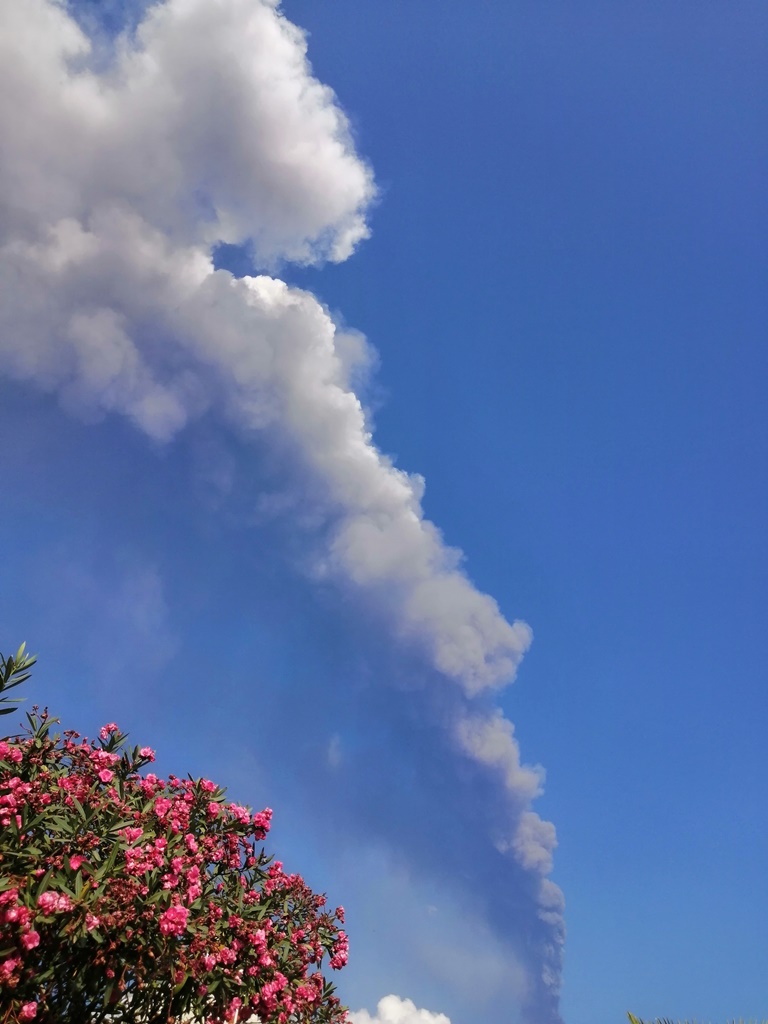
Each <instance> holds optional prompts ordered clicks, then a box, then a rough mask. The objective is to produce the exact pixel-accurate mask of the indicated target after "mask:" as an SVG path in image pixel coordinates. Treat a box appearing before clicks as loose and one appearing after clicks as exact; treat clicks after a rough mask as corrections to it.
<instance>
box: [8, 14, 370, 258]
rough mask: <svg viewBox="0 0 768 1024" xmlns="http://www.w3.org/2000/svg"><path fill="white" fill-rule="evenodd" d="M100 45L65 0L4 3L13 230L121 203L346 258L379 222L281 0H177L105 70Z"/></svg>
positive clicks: (148, 213) (186, 237)
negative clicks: (97, 66) (91, 63)
mask: <svg viewBox="0 0 768 1024" xmlns="http://www.w3.org/2000/svg"><path fill="white" fill-rule="evenodd" d="M90 49H91V44H90V41H89V40H88V39H87V38H86V36H84V35H83V33H82V32H80V30H79V29H78V28H77V26H76V24H75V23H74V21H73V20H72V19H71V18H70V17H68V16H67V14H66V12H65V11H64V10H63V9H62V8H61V7H60V6H59V4H57V3H54V2H52V0H28V2H26V0H25V3H24V4H3V5H2V9H1V10H0V65H1V66H2V76H3V85H4V88H5V89H6V90H7V91H5V92H4V93H3V96H2V97H0V120H1V121H2V125H3V131H4V145H3V157H2V161H0V186H1V187H0V204H2V209H3V215H2V221H3V227H4V228H5V229H6V230H7V229H8V228H9V227H10V228H12V229H15V231H16V232H24V233H29V234H32V235H37V234H38V233H39V229H40V228H41V227H42V226H43V225H48V226H52V225H54V224H56V223H58V222H59V221H60V220H61V219H62V218H66V217H74V218H76V219H77V220H79V221H81V222H84V223H87V221H88V219H89V217H90V215H91V213H92V212H93V211H94V210H96V209H99V208H103V207H104V205H105V204H107V205H108V204H114V203H117V204H118V205H120V206H122V207H125V208H130V209H131V210H132V211H133V212H134V214H137V215H138V216H140V217H141V218H142V219H143V220H145V221H146V222H147V223H150V224H152V225H153V226H154V227H155V228H157V229H159V230H160V231H162V233H163V234H164V236H166V238H167V239H168V240H169V241H171V242H172V243H174V244H190V243H203V244H206V245H211V244H214V243H216V242H222V241H223V242H245V241H246V240H248V241H251V242H252V243H253V245H254V247H255V250H256V253H257V256H258V258H259V259H260V260H261V261H262V262H265V261H270V260H274V259H279V258H286V259H292V260H299V261H304V262H306V261H314V260H316V259H321V258H329V259H332V260H339V259H345V258H346V257H347V256H348V255H349V254H350V253H351V252H352V250H353V249H354V247H355V245H356V244H357V242H359V241H360V240H361V239H362V238H364V237H366V235H367V233H368V229H367V227H366V224H365V208H366V206H367V205H368V203H369V202H370V200H371V198H372V197H373V194H374V186H373V179H372V175H371V172H370V170H369V168H368V167H367V166H366V164H365V163H364V162H362V161H361V160H360V158H359V157H358V156H357V155H356V153H355V152H354V147H353V145H352V142H351V139H350V136H349V128H348V124H347V120H346V118H345V116H344V114H343V112H342V111H341V110H340V108H339V107H338V105H337V104H336V103H335V98H334V95H333V92H332V91H331V90H330V89H329V88H327V87H326V86H324V85H322V84H321V83H320V82H318V81H317V79H315V78H314V77H313V76H312V74H311V70H310V68H309V65H308V64H307V59H306V44H305V39H304V36H303V34H302V33H301V31H300V30H299V29H298V28H296V26H295V25H292V24H291V23H290V22H288V21H287V20H286V19H285V18H284V17H283V16H282V15H281V14H280V12H279V10H278V9H277V3H276V2H270V0H258V2H252V0H166V2H165V3H160V4H156V5H154V6H152V7H151V8H150V9H149V10H148V12H147V15H146V17H145V19H144V21H143V22H142V24H141V25H140V26H139V28H138V31H137V35H136V39H135V40H133V41H131V42H128V41H127V40H125V41H124V42H123V44H122V45H120V46H119V47H118V56H117V59H116V61H115V62H114V64H113V65H112V66H111V67H110V68H109V69H108V70H105V71H102V72H101V73H100V74H99V73H91V72H90V71H88V70H87V61H88V56H89V53H90ZM19 97H23V102H21V103H20V102H19ZM54 156H55V159H52V158H53V157H54Z"/></svg>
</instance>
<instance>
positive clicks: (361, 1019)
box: [349, 996, 451, 1024]
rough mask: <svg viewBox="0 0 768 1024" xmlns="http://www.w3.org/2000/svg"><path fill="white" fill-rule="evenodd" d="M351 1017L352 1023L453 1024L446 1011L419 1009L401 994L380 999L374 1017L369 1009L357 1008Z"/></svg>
mask: <svg viewBox="0 0 768 1024" xmlns="http://www.w3.org/2000/svg"><path fill="white" fill-rule="evenodd" d="M349 1019H350V1020H351V1021H352V1024H451V1022H450V1019H449V1018H448V1017H446V1016H445V1014H444V1013H430V1011H429V1010H419V1009H418V1008H417V1007H416V1006H415V1005H414V1003H412V1002H411V1000H410V999H401V998H400V997H399V996H385V997H384V998H383V999H380V1000H379V1004H378V1006H377V1007H376V1015H375V1016H374V1017H372V1016H371V1015H370V1013H368V1011H367V1010H357V1011H355V1012H354V1013H350V1015H349Z"/></svg>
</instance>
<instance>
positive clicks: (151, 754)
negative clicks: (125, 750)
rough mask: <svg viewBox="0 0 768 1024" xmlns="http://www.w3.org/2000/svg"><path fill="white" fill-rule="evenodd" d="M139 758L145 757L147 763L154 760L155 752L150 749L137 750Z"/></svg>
mask: <svg viewBox="0 0 768 1024" xmlns="http://www.w3.org/2000/svg"><path fill="white" fill-rule="evenodd" d="M139 757H146V758H147V759H148V760H149V761H154V760H155V752H154V750H153V749H152V747H142V748H141V750H139Z"/></svg>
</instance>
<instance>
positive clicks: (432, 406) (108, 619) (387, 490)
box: [0, 0, 768, 1024]
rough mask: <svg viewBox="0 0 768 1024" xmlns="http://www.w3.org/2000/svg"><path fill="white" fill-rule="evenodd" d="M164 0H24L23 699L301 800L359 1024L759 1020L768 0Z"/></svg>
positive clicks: (8, 433)
mask: <svg viewBox="0 0 768 1024" xmlns="http://www.w3.org/2000/svg"><path fill="white" fill-rule="evenodd" d="M140 6H141V5H127V4H125V5H121V4H111V5H103V6H100V7H97V6H96V5H94V4H92V3H86V2H85V0H82V2H78V3H76V4H73V5H71V8H70V12H71V14H72V15H73V16H75V17H76V18H78V19H79V21H80V23H81V24H82V25H84V26H86V28H87V29H88V31H89V32H91V33H92V34H93V35H94V39H95V44H94V45H95V47H96V48H95V51H92V52H91V54H90V55H89V54H88V52H87V51H86V50H85V49H84V48H83V47H84V42H83V40H82V38H80V37H78V35H77V30H76V28H75V22H73V21H69V20H67V18H66V15H65V14H64V12H63V11H62V9H61V8H60V7H56V6H55V5H52V4H50V3H47V2H45V0H28V2H25V4H24V5H19V7H18V8H11V7H8V8H6V9H5V10H3V12H2V14H0V47H1V48H2V58H3V59H2V60H0V68H2V70H1V71H0V84H2V85H3V89H2V90H1V91H0V95H2V97H3V98H2V100H0V123H2V126H3V137H4V139H5V140H6V142H5V145H4V147H3V153H2V155H0V186H2V188H0V196H1V198H0V254H2V255H1V256H0V260H1V262H0V288H2V293H3V308H4V310H5V312H4V313H3V314H0V374H2V377H1V378H0V423H1V424H2V431H3V438H4V443H3V444H2V446H0V470H1V471H2V476H3V480H4V482H5V488H4V501H3V505H2V514H1V515H0V542H1V543H2V545H3V551H4V558H3V564H4V572H3V577H2V586H0V622H2V624H3V631H2V632H3V635H4V637H5V639H3V640H2V643H3V645H4V647H3V648H2V649H3V650H5V649H8V648H11V647H13V648H14V649H15V646H16V645H17V644H18V643H19V642H20V640H22V639H25V640H27V641H28V643H29V645H30V646H31V647H32V649H34V650H35V651H37V652H38V653H39V654H40V666H39V669H38V670H37V672H36V676H35V682H34V685H33V689H32V690H30V697H34V699H36V700H38V701H40V702H41V703H44V702H45V703H48V704H49V705H50V707H51V709H52V710H53V711H54V712H55V713H56V714H58V715H60V717H61V718H62V720H63V721H64V722H65V723H66V724H67V725H72V726H75V727H78V728H80V729H81V730H82V731H90V732H91V733H93V732H94V731H95V730H96V729H97V728H98V726H99V725H100V724H102V723H103V721H106V720H109V719H113V718H114V719H116V720H117V721H119V723H120V724H121V726H122V727H124V728H127V729H129V730H130V732H131V735H132V737H133V738H135V739H136V740H137V741H139V740H140V741H141V742H143V743H151V744H152V745H154V746H156V747H157V748H158V750H159V754H160V758H161V767H162V768H163V770H165V771H177V772H183V771H187V770H189V771H191V772H197V773H200V774H206V775H210V776H211V777H213V778H215V779H216V780H217V781H220V782H221V783H223V784H226V785H228V786H229V787H230V789H231V791H232V792H233V794H234V795H235V796H236V797H237V798H238V799H241V800H247V801H248V802H250V803H252V804H254V805H258V806H263V805H266V804H268V805H271V806H273V807H274V809H275V827H274V833H273V835H274V842H273V845H274V848H275V849H276V850H278V852H279V854H280V856H281V857H282V858H283V859H284V860H285V861H286V863H287V864H289V865H290V866H292V867H295V868H297V869H298V870H301V871H303V872H304V873H305V875H306V876H307V878H308V880H309V881H310V882H311V884H313V885H314V886H315V887H316V888H319V889H323V890H327V891H328V892H329V895H330V896H331V899H332V901H335V902H343V903H344V904H345V905H346V906H347V908H348V912H349V931H350V936H351V952H352V955H351V960H350V966H349V967H348V968H347V969H346V970H345V971H344V972H343V973H342V974H341V975H340V976H339V985H340V990H341V994H342V996H343V997H344V998H345V1000H346V1001H348V1002H349V1003H350V1005H351V1007H352V1008H353V1009H354V1010H358V1009H362V1008H363V1007H365V1008H367V1011H368V1014H369V1015H370V1017H366V1016H365V1015H364V1014H362V1013H361V1015H360V1016H359V1018H358V1022H359V1024H368V1021H369V1019H375V1020H377V1021H381V1022H384V1021H386V1022H387V1024H444V1021H442V1020H440V1018H439V1017H438V1016H437V1015H439V1014H444V1015H445V1016H446V1017H448V1018H449V1020H450V1022H451V1024H496V1022H502V1021H504V1022H506V1021H509V1022H510V1024H517V1022H523V1021H525V1022H526V1024H532V1022H535V1024H553V1022H554V1021H556V1020H557V1019H558V1014H561V1015H562V1018H563V1019H564V1020H565V1021H566V1022H569V1024H587V1022H588V1021H589V1022H591V1021H594V1020H601V1021H602V1020H605V1021H608V1020H621V1019H624V1013H625V1011H626V1010H627V1009H632V1010H633V1012H635V1013H638V1014H641V1015H643V1016H656V1015H660V1016H669V1017H686V1016H687V1017H691V1018H693V1017H696V1018H698V1019H702V1018H703V1019H711V1020H725V1019H726V1018H729V1017H734V1016H736V1017H739V1016H743V1017H745V1018H746V1017H749V1016H751V1017H757V1016H765V1015H766V1012H767V1011H766V1007H768V985H767V983H766V981H765V978H766V970H765V950H766V949H767V948H768V925H767V924H766V922H768V890H766V886H765V871H764V867H765V863H766V853H768V830H767V829H766V797H765V794H766V792H768V777H767V774H768V770H767V769H766V765H765V758H764V748H765V733H766V726H767V725H768V701H766V697H765V683H766V672H765V668H764V651H763V647H764V644H763V643H762V641H763V638H764V635H765V625H764V622H765V611H766V605H767V604H768V593H766V591H767V590H768V550H767V549H766V540H765V529H764V522H765V513H766V504H767V503H768V500H767V499H768V450H767V449H768V422H767V419H766V412H765V403H764V399H763V393H764V389H765V379H766V370H767V369H768V367H767V366H766V363H767V362H768V355H767V354H766V345H765V336H766V313H767V312H768V310H767V309H766V300H765V297H764V295H765V287H764V282H765V279H766V269H768V268H767V267H766V263H767V262H768V259H767V256H768V251H767V247H766V241H765V239H766V237H767V236H766V195H765V187H764V180H765V170H766V155H767V153H766V148H767V146H766V141H765V131H764V125H765V121H766V114H768V109H766V108H768V86H767V85H766V80H765V74H764V67H765V58H766V53H765V50H766V43H765V40H766V29H767V28H768V13H767V12H766V10H765V8H764V6H763V5H762V4H758V3H747V2H737V3H734V4H729V5H727V7H726V5H715V4H712V5H707V6H706V9H702V8H701V6H700V5H694V4H691V3H674V4H669V3H666V4H661V3H647V4H643V5H642V8H640V7H638V8H637V9H634V10H633V9H630V7H629V6H628V5H616V4H609V3H599V2H589V3H585V4H581V5H578V7H574V5H567V4H564V3H552V4H548V5H539V4H517V3H512V4H509V3H505V4H501V3H484V4H478V5H476V6H475V7H467V6H466V5H459V4H456V3H454V2H452V0H443V2H442V3H440V4H438V3H437V2H435V0H419V2H416V3H411V4H407V5H406V4H392V5H382V4H374V3H360V2H359V0H356V2H352V0H335V2H334V3H333V4H317V3H309V2H307V0H286V2H285V3H284V4H283V5H282V8H281V9H282V11H283V13H284V15H285V17H286V18H287V19H290V21H291V22H293V23H295V24H296V25H298V26H300V27H301V28H302V29H304V30H306V31H307V32H308V58H309V61H310V62H311V65H312V73H313V74H314V75H315V76H316V77H317V79H319V81H320V82H322V83H325V84H326V85H327V86H329V87H330V88H331V89H332V90H334V91H335V94H336V98H335V99H334V98H333V96H332V95H331V94H329V93H328V92H326V91H323V90H320V89H318V87H316V86H314V85H312V83H311V79H309V77H308V75H309V72H308V71H307V69H306V68H304V67H303V66H302V64H301V51H300V39H299V37H298V36H297V35H296V34H295V33H293V32H291V31H290V30H289V29H288V28H287V27H286V24H285V23H284V22H279V21H277V20H276V19H275V14H274V11H273V10H272V8H271V7H270V6H268V5H265V4H262V3H259V2H255V0H254V2H251V3H248V4H246V3H245V2H244V0H216V2H212V0H207V2H206V3H205V4H202V3H201V0H186V2H184V3H182V2H181V0H173V2H172V0H166V3H165V4H161V5H159V7H158V8H157V10H156V12H155V13H156V14H158V13H159V16H158V18H157V19H156V20H155V21H154V22H152V24H151V25H149V26H148V27H146V26H145V30H144V31H145V35H144V36H140V46H143V48H144V49H143V53H144V57H145V58H147V59H146V60H145V62H144V63H143V64H142V62H141V59H140V58H139V57H137V56H136V54H135V53H133V55H132V51H130V50H129V52H128V54H127V55H124V56H123V57H120V56H118V57H117V58H115V57H114V54H113V52H112V43H111V42H110V39H111V37H112V36H113V34H114V33H115V31H117V30H118V28H119V26H120V25H121V24H125V23H126V20H127V21H128V22H130V23H135V22H137V21H138V20H140V17H141V11H140V9H139V7H140ZM94 12H96V14H95V13H94ZM105 12H106V13H105ZM99 15H100V17H101V20H99ZM107 15H108V17H107ZM62 51H66V52H65V56H66V57H67V58H68V60H69V63H67V60H65V59H64V57H62ZM149 58H151V59H149ZM121 61H122V63H121ZM232 68H238V69H240V70H239V71H238V72H237V73H235V72H234V71H232V70H231V69H232ZM93 69H96V70H93ZM94 75H101V76H102V77H101V78H100V79H98V78H94V77H93V76H94ZM89 76H91V77H89ZM62 81H63V82H64V83H65V85H64V87H63V86H62ZM98 82H101V83H102V86H103V89H102V90H101V91H99V89H98V88H97V87H96V86H97V84H98ZM276 82H277V83H278V86H275V83H276ZM297 83H298V86H301V88H298V87H297ZM95 97H100V99H99V98H95ZM340 110H342V111H344V112H345V114H346V117H347V118H348V119H349V132H350V134H349V135H347V134H346V133H345V128H344V122H343V119H342V115H340V114H339V111H340ZM30 126H32V127H30ZM374 180H375V189H376V192H375V194H374V187H373V185H372V181H374ZM364 225H368V228H366V227H364ZM368 230H369V231H370V237H368V238H365V237H363V236H364V235H365V234H366V232H367V231H368ZM222 241H223V242H224V243H226V244H224V245H221V244H220V243H221V242H222ZM352 250H354V251H352ZM211 255H213V258H214V260H215V263H216V265H217V266H218V267H220V268H221V272H219V273H218V274H216V275H211V274H210V267H209V266H208V268H207V269H206V264H205V261H206V260H207V259H208V258H209V257H210V256H211ZM313 262H314V265H308V264H311V263H313ZM264 272H266V273H268V274H271V275H274V276H275V277H276V278H278V279H281V280H283V281H285V282H287V284H288V285H289V286H291V288H296V289H302V290H303V292H302V293H298V292H293V291H291V292H285V291H282V292H281V291H279V289H278V290H275V287H272V288H271V290H269V289H268V288H267V286H266V285H260V286H258V288H252V287H251V286H247V285H245V286H244V285H240V286H237V285H236V283H235V282H234V281H233V280H232V278H231V276H230V275H234V276H235V277H238V278H240V277H242V276H243V275H246V274H250V275H255V274H259V273H264ZM306 293H310V294H311V295H314V296H316V297H317V299H318V300H319V301H320V303H322V304H323V306H324V307H325V308H327V309H328V310H329V311H330V314H331V316H332V318H333V320H334V321H335V324H336V331H335V334H334V333H333V329H332V328H331V327H330V326H329V324H330V321H329V320H328V319H327V318H325V319H324V318H323V316H322V308H321V307H318V306H317V305H316V303H315V302H314V300H312V299H311V297H309V296H307V295H306ZM301 294H303V295H304V297H303V298H298V299H296V298H295V296H297V295H301ZM291 296H293V297H294V298H290V297H291ZM318 310H319V311H320V312H318ZM356 332H361V333H360V334H359V333H356ZM363 335H364V336H365V338H366V339H367V342H363V340H362V336H363ZM243 339H245V340H243ZM321 385H322V386H321ZM353 394H356V395H357V396H359V398H360V400H361V401H362V403H363V406H364V408H365V410H366V413H367V417H368V418H367V423H368V426H369V427H371V428H372V430H373V443H375V445H376V449H373V448H372V447H370V442H369V441H367V440H366V437H365V434H364V431H363V430H362V428H361V425H360V424H361V422H362V421H361V420H359V419H356V418H355V417H356V416H357V413H356V411H355V410H356V409H358V407H357V406H355V405H354V403H351V404H350V402H349V401H348V399H349V396H350V395H353ZM344 395H346V396H347V398H344V397H343V396H344ZM345 402H346V403H347V404H344V403H345ZM366 445H368V447H366ZM345 446H346V447H345ZM375 450H378V452H380V453H385V454H386V455H390V456H391V457H392V458H393V459H394V467H395V468H393V465H392V464H390V463H388V462H386V460H384V459H379V461H375V460H374V458H373V455H372V453H373V452H374V451H375ZM397 470H403V471H405V472H406V473H415V474H420V475H421V476H423V478H424V480H425V481H426V489H425V491H424V494H423V497H421V498H420V483H419V481H418V480H416V479H414V478H409V477H406V476H403V475H402V474H399V473H398V472H397ZM420 508H423V513H424V516H425V517H426V518H425V519H422V518H421V517H420V512H419V509H420ZM427 520H428V521H431V522H433V523H435V524H436V526H437V527H438V528H439V530H440V531H442V538H444V540H443V539H441V538H440V536H439V535H437V534H435V533H434V532H433V531H431V530H430V528H428V527H427V526H424V525H423V524H424V523H425V522H426V521H427ZM448 548H460V549H461V550H462V551H463V552H464V555H465V560H464V562H463V563H461V564H460V565H459V566H458V567H457V566H456V563H455V562H454V561H452V560H451V555H450V552H449V550H448ZM462 574H465V575H462ZM468 580H471V584H473V585H474V586H472V585H470V583H468V582H467V581H468ZM475 588H476V589H475ZM481 594H487V595H491V596H492V598H493V599H494V600H495V602H497V603H498V609H495V606H491V605H489V604H488V603H487V601H486V599H484V598H481V597H480V595H481ZM516 620H520V621H522V622H525V623H527V624H529V626H530V627H531V629H532V630H533V636H534V641H533V643H532V644H531V645H530V649H527V650H526V647H527V639H528V637H527V633H526V631H525V627H523V626H519V627H514V626H510V625H509V624H510V623H513V622H515V621H516ZM523 653H524V657H522V655H523ZM521 658H522V660H520V659H521ZM517 662H519V666H518V667H517V675H516V679H515V682H514V684H513V685H511V686H509V687H506V686H503V684H504V683H505V682H506V681H508V680H509V679H510V677H511V676H512V675H513V673H514V666H515V664H516V663H517ZM501 716H503V717H501ZM509 722H514V737H515V738H513V737H512V734H511V732H510V727H509V725H508V723H509ZM517 742H519V744H520V750H521V756H522V761H523V764H524V765H534V766H535V765H541V766H543V768H544V770H545V772H546V782H545V785H544V790H545V791H544V793H543V795H536V792H535V791H536V778H535V775H534V773H533V772H531V771H528V770H526V769H525V768H520V767H519V765H518V764H517V762H516V757H517V746H516V743H517ZM531 813H535V814H537V815H539V816H540V819H541V820H542V821H543V822H552V823H553V824H554V827H555V828H556V830H557V841H558V845H557V848H556V850H555V851H554V867H553V870H552V872H551V874H550V873H549V871H548V864H547V863H546V861H547V851H548V850H549V846H550V845H551V833H549V832H547V831H546V828H545V826H543V825H542V826H541V827H542V828H545V831H544V832H543V833H541V834H539V833H538V832H536V829H537V828H538V827H539V826H536V827H535V828H534V832H535V835H532V834H531V833H530V827H531V825H530V823H531V820H532V819H530V818H528V817H526V816H527V815H530V814H531ZM537 820H538V819H537ZM526 823H528V824H527V825H526ZM526 829H528V831H526ZM537 858H538V859H537ZM543 881H546V882H547V883H548V884H549V883H550V881H552V882H554V883H555V884H556V885H557V886H558V887H559V888H560V889H562V891H563V893H564V896H565V925H566V929H567V938H566V943H565V953H564V966H563V973H562V996H561V999H560V1003H559V1010H558V1007H557V1003H556V999H555V993H556V990H557V987H558V979H557V978H554V980H553V979H552V978H551V977H549V975H548V976H547V978H548V980H547V981H546V982H545V981H542V972H543V971H552V970H556V968H557V965H558V962H559V953H558V951H557V949H554V952H553V949H552V948H550V947H551V944H552V943H553V942H554V943H555V945H556V944H557V943H556V940H557V938H558V936H559V917H558V915H559V912H558V910H557V904H556V901H555V902H554V903H553V902H551V900H550V903H549V904H547V905H546V906H545V905H544V903H543V902H542V900H543V897H542V890H541V888H540V886H541V885H542V882H543ZM548 891H549V892H550V897H551V890H548ZM542 911H544V913H545V916H546V913H547V912H549V913H550V918H549V919H548V920H547V921H542V917H541V913H542ZM552 916H554V919H555V920H553V918H552ZM388 995H393V996H395V997H397V998H396V999H395V1000H394V1002H390V1003H388V1004H386V1005H385V1006H384V1007H383V1009H381V1010H380V1011H378V1013H377V1010H376V1006H377V1003H378V1001H379V1000H380V999H382V998H383V997H385V996H388ZM401 1000H412V1001H413V1003H414V1004H415V1007H417V1008H420V1009H422V1010H423V1013H422V1016H421V1017H419V1016H418V1014H417V1010H416V1009H413V1008H412V1007H410V1005H409V1004H407V1003H405V1002H401ZM374 1015H376V1016H374Z"/></svg>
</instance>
